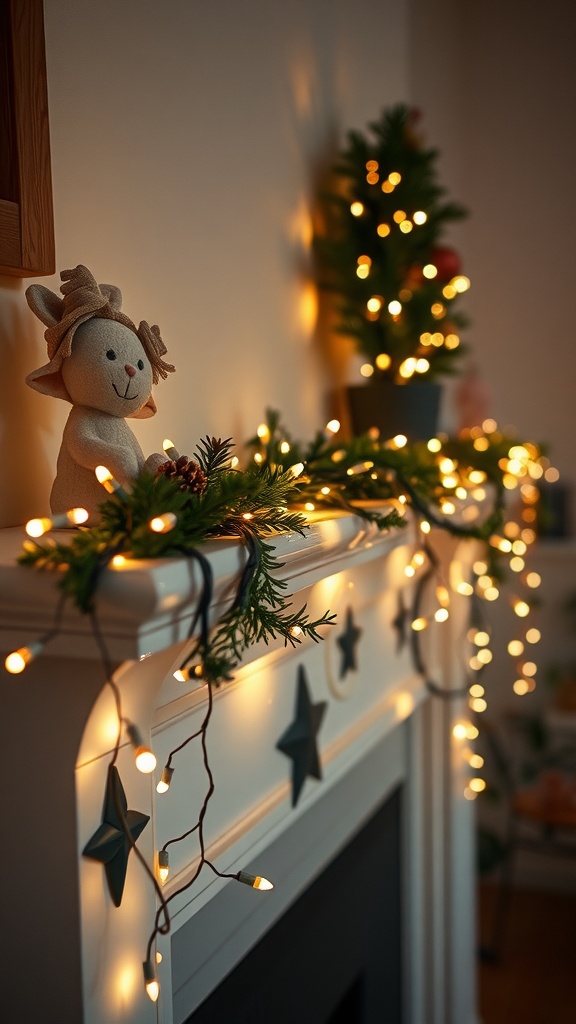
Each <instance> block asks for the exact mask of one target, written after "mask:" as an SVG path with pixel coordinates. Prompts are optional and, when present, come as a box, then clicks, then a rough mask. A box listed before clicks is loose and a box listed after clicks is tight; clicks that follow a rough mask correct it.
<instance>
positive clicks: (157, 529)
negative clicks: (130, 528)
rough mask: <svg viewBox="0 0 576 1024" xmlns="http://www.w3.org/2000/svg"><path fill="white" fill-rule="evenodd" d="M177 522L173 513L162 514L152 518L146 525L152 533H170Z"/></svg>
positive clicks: (176, 517)
mask: <svg viewBox="0 0 576 1024" xmlns="http://www.w3.org/2000/svg"><path fill="white" fill-rule="evenodd" d="M177 522H178V516H176V515H175V514H174V512H164V513H163V514H162V515H161V516H154V518H153V519H151V520H150V522H149V523H148V526H149V528H150V529H151V530H152V532H153V533H170V531H171V530H173V529H174V527H175V526H176V523H177Z"/></svg>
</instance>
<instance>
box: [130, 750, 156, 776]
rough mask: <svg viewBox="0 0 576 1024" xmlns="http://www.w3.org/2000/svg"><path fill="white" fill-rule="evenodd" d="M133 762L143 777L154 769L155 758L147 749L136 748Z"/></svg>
mask: <svg viewBox="0 0 576 1024" xmlns="http://www.w3.org/2000/svg"><path fill="white" fill-rule="evenodd" d="M134 760H135V763H136V767H137V769H138V771H139V772H142V774H143V775H150V773H151V772H153V771H154V769H155V767H156V757H155V756H154V754H153V752H152V751H151V750H150V748H149V747H140V748H138V749H137V750H136V755H135V758H134Z"/></svg>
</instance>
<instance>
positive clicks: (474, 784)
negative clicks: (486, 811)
mask: <svg viewBox="0 0 576 1024" xmlns="http://www.w3.org/2000/svg"><path fill="white" fill-rule="evenodd" d="M468 785H469V786H470V789H471V790H472V792H473V793H481V792H482V791H483V790H484V789H486V783H485V781H484V779H470V782H469V783H468Z"/></svg>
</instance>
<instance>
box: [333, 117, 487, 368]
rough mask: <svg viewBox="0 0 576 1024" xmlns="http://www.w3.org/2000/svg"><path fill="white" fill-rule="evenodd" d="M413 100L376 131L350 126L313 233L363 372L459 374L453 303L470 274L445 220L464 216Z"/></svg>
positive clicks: (458, 318)
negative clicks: (450, 197) (440, 175)
mask: <svg viewBox="0 0 576 1024" xmlns="http://www.w3.org/2000/svg"><path fill="white" fill-rule="evenodd" d="M419 116H420V115H419V112H418V111H416V110H414V109H410V108H409V107H407V106H405V105H402V104H401V105H398V106H395V107H393V108H391V109H390V110H387V111H384V113H383V114H382V117H381V119H380V120H379V121H378V122H376V123H374V124H370V125H369V132H370V134H369V135H362V134H360V133H359V132H349V133H348V137H347V146H346V147H345V149H344V150H343V151H342V153H341V155H340V157H339V159H338V162H337V163H336V165H335V167H334V169H333V172H334V174H335V176H336V179H337V182H338V183H339V187H338V188H336V189H333V190H332V191H330V192H327V193H326V194H325V195H324V196H323V218H322V219H323V224H322V228H321V230H320V231H319V232H318V234H317V236H316V238H315V249H316V254H317V258H318V264H319V272H320V286H321V287H322V288H324V289H327V290H329V291H330V292H332V293H333V294H334V295H335V296H336V297H337V300H338V301H337V314H338V323H337V330H338V332H339V333H341V334H345V335H348V336H352V337H353V338H354V339H355V341H356V344H357V348H358V350H359V351H360V352H361V353H362V354H363V355H364V356H365V357H366V359H367V362H366V364H365V365H364V366H362V369H361V372H362V373H363V374H364V376H366V377H370V376H372V374H374V373H376V375H377V376H380V377H384V378H388V379H390V380H393V381H396V382H397V383H406V382H408V381H409V380H410V378H412V377H415V378H420V379H428V380H430V379H431V378H433V377H438V376H440V375H443V374H447V373H453V372H454V370H455V369H456V364H457V362H458V358H459V357H460V356H461V355H462V353H463V346H462V344H461V340H460V335H459V330H460V328H461V327H463V326H465V323H466V321H465V319H464V317H463V316H462V314H461V313H458V312H457V311H456V309H455V306H456V303H457V299H458V296H459V294H460V293H461V292H464V291H466V289H467V288H468V287H469V285H470V282H469V280H468V278H466V277H464V276H463V275H462V273H461V263H460V258H459V256H458V254H457V253H456V252H455V251H454V250H453V249H450V248H448V247H446V246H441V245H440V244H439V242H440V240H441V236H442V232H443V229H444V226H445V225H446V224H447V223H448V222H449V221H455V220H459V219H460V218H462V217H464V216H466V213H467V211H466V210H465V209H464V207H462V206H460V205H458V204H456V203H452V202H447V201H445V198H444V197H445V194H446V193H445V190H444V189H443V188H442V187H440V186H439V184H438V182H437V172H436V160H437V157H438V153H437V151H436V150H434V149H427V148H425V147H424V145H423V144H422V141H421V140H420V138H419V137H418V135H417V133H416V131H415V126H416V123H417V121H418V119H419Z"/></svg>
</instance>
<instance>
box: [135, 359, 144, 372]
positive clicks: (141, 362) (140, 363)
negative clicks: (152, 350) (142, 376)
mask: <svg viewBox="0 0 576 1024" xmlns="http://www.w3.org/2000/svg"><path fill="white" fill-rule="evenodd" d="M136 366H137V367H138V369H139V370H143V369H144V360H143V359H139V360H138V362H137V363H136Z"/></svg>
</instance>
